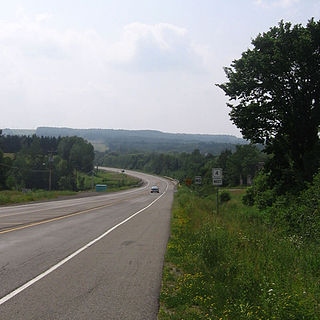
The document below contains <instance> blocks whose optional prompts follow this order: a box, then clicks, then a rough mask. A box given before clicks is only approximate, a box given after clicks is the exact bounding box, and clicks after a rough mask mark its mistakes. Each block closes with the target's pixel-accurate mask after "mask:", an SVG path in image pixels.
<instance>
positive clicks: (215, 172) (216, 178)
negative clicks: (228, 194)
mask: <svg viewBox="0 0 320 320" xmlns="http://www.w3.org/2000/svg"><path fill="white" fill-rule="evenodd" d="M212 184H213V185H214V186H217V214H219V186H221V185H222V168H213V169H212Z"/></svg>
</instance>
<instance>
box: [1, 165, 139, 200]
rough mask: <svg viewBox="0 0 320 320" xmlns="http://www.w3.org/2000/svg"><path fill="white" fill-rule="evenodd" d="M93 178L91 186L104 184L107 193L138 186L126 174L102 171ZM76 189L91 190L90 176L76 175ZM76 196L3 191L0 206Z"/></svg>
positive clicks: (41, 192) (135, 180) (64, 192)
mask: <svg viewBox="0 0 320 320" xmlns="http://www.w3.org/2000/svg"><path fill="white" fill-rule="evenodd" d="M93 178H94V180H93V186H95V185H96V184H106V185H107V192H112V191H119V190H125V189H129V188H133V187H136V186H138V185H139V184H140V180H139V179H136V178H133V177H130V176H128V175H126V174H123V173H116V172H107V171H103V170H99V171H98V172H97V173H96V174H95V175H94V177H93ZM78 187H79V189H81V190H82V191H90V190H92V176H88V175H84V174H78ZM94 191H95V188H94ZM76 194H78V192H75V191H46V190H25V191H14V190H5V191H0V205H5V204H13V203H23V202H30V201H37V200H47V199H55V198H58V197H59V196H68V195H76Z"/></svg>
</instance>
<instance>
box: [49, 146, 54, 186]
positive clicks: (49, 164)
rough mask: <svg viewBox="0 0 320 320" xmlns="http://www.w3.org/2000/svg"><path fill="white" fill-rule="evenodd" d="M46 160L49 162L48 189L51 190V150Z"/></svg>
mask: <svg viewBox="0 0 320 320" xmlns="http://www.w3.org/2000/svg"><path fill="white" fill-rule="evenodd" d="M48 162H49V191H51V185H52V163H53V155H52V151H50V154H49V159H48Z"/></svg>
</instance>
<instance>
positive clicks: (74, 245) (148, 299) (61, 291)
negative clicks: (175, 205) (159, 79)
mask: <svg viewBox="0 0 320 320" xmlns="http://www.w3.org/2000/svg"><path fill="white" fill-rule="evenodd" d="M109 169H110V168H109ZM110 170H111V169H110ZM113 170H115V169H113ZM117 170H118V169H117ZM126 173H127V174H130V175H134V176H137V177H139V178H141V179H143V180H144V181H145V184H144V186H142V187H140V188H136V189H132V190H127V191H123V192H116V193H107V194H105V195H101V196H96V197H94V196H93V197H88V198H79V199H68V200H60V201H51V202H44V203H34V204H27V205H21V206H10V207H1V208H0V283H1V285H0V314H1V317H0V318H1V319H15V320H19V319H24V320H27V319H68V320H70V319H122V320H125V319H148V320H150V319H156V318H157V313H158V307H159V292H160V285H161V273H162V265H163V257H164V253H165V249H166V244H167V240H168V237H169V227H170V226H169V225H170V216H171V205H172V199H173V190H174V184H173V183H172V182H171V181H169V180H167V179H163V178H159V177H155V176H151V175H147V174H143V173H137V172H133V171H127V172H126ZM151 185H158V186H159V188H160V194H159V195H158V194H151V193H150V187H151Z"/></svg>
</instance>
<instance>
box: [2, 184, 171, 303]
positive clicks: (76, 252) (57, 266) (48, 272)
mask: <svg viewBox="0 0 320 320" xmlns="http://www.w3.org/2000/svg"><path fill="white" fill-rule="evenodd" d="M168 187H169V185H168V183H167V187H166V190H165V191H164V192H163V194H162V195H161V196H159V197H158V198H157V199H155V200H154V201H152V202H151V203H150V204H149V205H147V206H146V207H144V208H142V209H140V210H139V211H137V212H135V213H134V214H132V215H131V216H130V217H128V218H126V219H125V220H123V221H121V222H120V223H118V224H117V225H115V226H113V227H112V228H110V229H109V230H107V231H106V232H105V233H103V234H102V235H100V236H99V237H98V238H96V239H94V240H92V241H90V242H89V243H88V244H86V245H85V246H83V247H82V248H80V249H78V250H77V251H75V252H74V253H72V254H70V255H69V256H68V257H66V258H64V259H63V260H61V261H60V262H58V263H57V264H55V265H54V266H52V267H51V268H49V269H48V270H46V271H45V272H43V273H41V274H39V275H38V276H36V277H35V278H33V279H31V280H30V281H28V282H26V283H25V284H24V285H22V286H21V287H19V288H17V289H15V290H14V291H12V292H10V293H9V294H7V295H6V296H4V297H3V298H1V299H0V305H2V304H3V303H5V302H6V301H8V300H10V299H11V298H13V297H14V296H16V295H17V294H19V293H20V292H22V291H23V290H25V289H27V288H28V287H30V286H32V285H33V284H34V283H36V282H38V281H39V280H41V279H42V278H44V277H45V276H47V275H48V274H50V273H51V272H53V271H54V270H56V269H58V268H59V267H61V266H62V265H64V264H65V263H66V262H68V261H69V260H71V259H72V258H74V257H75V256H77V255H78V254H79V253H81V252H82V251H84V250H86V249H87V248H89V247H90V246H92V245H93V244H95V243H96V242H98V241H99V240H101V239H102V238H104V237H105V236H106V235H108V234H109V233H110V232H112V231H113V230H115V229H117V228H118V227H120V226H121V225H122V224H124V223H126V222H127V221H129V220H130V219H132V218H133V217H135V216H136V215H138V214H139V213H141V212H142V211H144V210H146V209H148V208H150V207H151V206H152V205H153V204H154V203H155V202H157V201H158V200H159V199H161V197H163V196H164V195H165V194H166V192H167V190H168Z"/></svg>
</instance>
